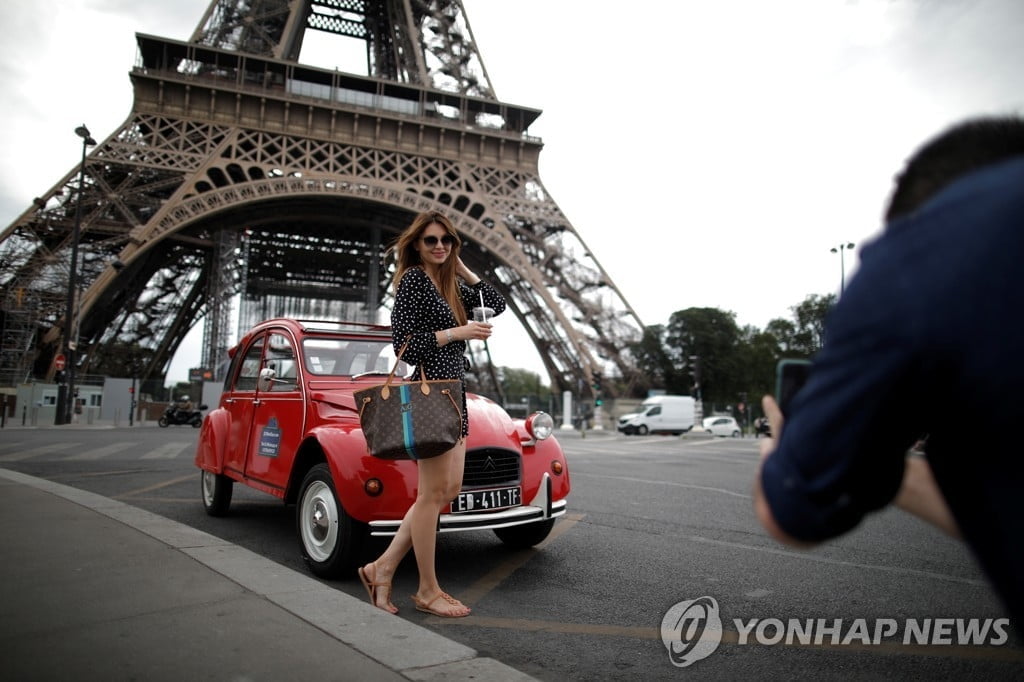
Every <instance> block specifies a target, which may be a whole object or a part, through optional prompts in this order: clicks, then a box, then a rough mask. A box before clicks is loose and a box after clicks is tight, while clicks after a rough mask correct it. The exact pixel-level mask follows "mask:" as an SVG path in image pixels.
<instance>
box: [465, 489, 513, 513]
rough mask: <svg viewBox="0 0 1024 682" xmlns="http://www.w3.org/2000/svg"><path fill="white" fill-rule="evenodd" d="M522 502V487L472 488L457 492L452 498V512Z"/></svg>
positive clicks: (478, 510) (491, 508) (480, 510)
mask: <svg viewBox="0 0 1024 682" xmlns="http://www.w3.org/2000/svg"><path fill="white" fill-rule="evenodd" d="M522 503H523V493H522V488H495V489H493V490H472V491H469V492H465V493H459V496H458V497H456V498H455V499H454V500H452V513H453V514H464V513H466V512H484V511H492V510H494V509H505V508H506V507H518V506H519V505H521V504H522Z"/></svg>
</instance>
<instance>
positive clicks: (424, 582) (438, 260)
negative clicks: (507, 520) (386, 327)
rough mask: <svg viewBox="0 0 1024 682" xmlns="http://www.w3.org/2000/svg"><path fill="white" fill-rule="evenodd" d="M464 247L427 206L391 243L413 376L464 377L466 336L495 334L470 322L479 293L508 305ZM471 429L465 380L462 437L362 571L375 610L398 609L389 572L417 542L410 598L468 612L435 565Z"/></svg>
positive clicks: (436, 463)
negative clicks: (415, 584)
mask: <svg viewBox="0 0 1024 682" xmlns="http://www.w3.org/2000/svg"><path fill="white" fill-rule="evenodd" d="M461 246H462V242H461V240H460V239H459V235H458V233H457V232H456V231H455V227H454V226H453V225H452V223H451V221H450V220H449V219H448V218H447V217H446V216H444V215H443V214H441V213H438V212H436V211H428V212H426V213H421V214H419V215H418V216H416V218H415V219H414V220H413V221H412V224H411V225H410V226H409V227H408V228H407V229H406V230H405V232H403V233H402V234H401V236H399V238H398V241H397V242H396V243H395V245H394V247H392V248H393V250H394V252H395V253H396V257H397V260H398V265H397V269H396V271H395V282H396V289H395V305H394V307H393V308H392V311H391V327H392V334H393V338H392V341H393V344H394V346H395V352H398V350H399V348H401V346H402V344H404V343H405V341H406V339H407V338H408V339H409V346H408V348H407V349H406V351H405V355H404V356H403V360H406V361H407V362H409V363H410V364H412V365H416V371H415V372H414V373H413V378H414V379H419V377H420V373H421V372H426V374H427V378H428V379H460V380H464V378H465V360H464V354H465V352H466V341H468V340H470V339H480V340H483V339H487V338H489V337H490V335H491V325H490V323H487V322H474V321H472V320H469V319H468V318H469V315H468V311H469V310H472V308H473V307H475V306H479V305H480V299H481V296H482V297H483V301H484V306H486V307H488V308H491V309H492V310H493V311H494V314H495V315H497V314H498V313H500V312H502V311H503V310H504V309H505V300H504V299H503V298H502V297H501V294H499V293H498V292H497V291H495V290H494V289H493V288H492V287H491V286H490V285H489V284H487V283H486V282H483V281H481V280H480V278H479V277H477V276H476V275H475V274H474V273H473V272H472V271H471V270H470V269H469V268H467V267H466V265H465V264H464V263H463V262H462V259H461V258H460V257H459V249H460V248H461ZM468 434H469V418H468V415H467V414H466V400H465V386H463V403H462V439H461V440H460V441H459V442H458V443H457V444H456V445H455V447H453V448H452V449H451V450H449V451H448V452H446V453H444V454H443V455H440V456H438V457H432V458H430V459H423V460H419V461H418V462H417V468H418V470H419V484H418V485H417V490H416V501H415V502H414V503H413V505H412V507H410V508H409V511H408V512H407V513H406V515H405V517H404V518H403V519H402V523H401V525H400V526H399V527H398V532H397V533H396V534H395V537H394V538H393V539H392V540H391V544H390V545H388V548H387V549H386V550H384V553H383V554H381V555H380V556H379V557H378V558H377V560H376V561H374V562H373V563H369V564H367V565H366V566H363V567H362V568H360V569H359V579H360V580H362V582H363V585H364V586H366V591H367V592H368V593H369V595H370V601H371V602H372V603H373V604H374V605H375V606H376V607H377V608H380V609H384V610H385V611H388V612H390V613H398V609H397V608H396V607H395V605H394V604H392V603H391V578H392V576H393V575H394V573H395V570H396V569H397V568H398V564H399V563H400V562H401V561H402V558H403V557H404V556H405V555H406V553H407V552H408V551H409V549H410V548H412V549H413V551H414V553H415V555H416V567H417V569H418V570H419V576H420V580H419V589H418V590H417V591H416V594H414V595H413V596H412V600H413V603H414V604H415V605H416V608H417V609H418V610H420V611H425V612H427V613H432V614H434V615H437V616H443V617H448V618H459V617H461V616H467V615H469V611H470V609H469V607H468V606H466V605H465V604H463V603H462V602H460V601H459V600H458V599H455V598H454V597H452V596H450V595H449V594H447V593H446V592H445V591H444V590H442V589H441V585H440V584H439V583H438V581H437V573H436V571H435V568H434V550H435V547H436V544H437V517H438V515H439V514H440V513H441V512H442V511H443V510H444V508H445V507H446V506H447V505H448V503H449V502H451V501H452V499H454V498H455V496H456V495H458V493H459V490H460V489H461V488H462V473H463V468H464V467H465V462H466V436H467V435H468Z"/></svg>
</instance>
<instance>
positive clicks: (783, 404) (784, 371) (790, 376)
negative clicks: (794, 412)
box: [775, 358, 811, 415]
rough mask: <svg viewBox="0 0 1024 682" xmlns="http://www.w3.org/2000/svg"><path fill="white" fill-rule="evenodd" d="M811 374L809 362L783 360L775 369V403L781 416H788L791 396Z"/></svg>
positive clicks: (791, 359)
mask: <svg viewBox="0 0 1024 682" xmlns="http://www.w3.org/2000/svg"><path fill="white" fill-rule="evenodd" d="M810 373H811V361H810V360H797V359H795V358H783V359H782V360H779V364H778V365H777V366H776V368H775V402H777V403H778V404H779V409H781V410H782V414H783V415H786V414H789V405H790V403H791V402H792V401H793V396H795V395H796V394H797V392H798V391H799V390H800V388H801V387H802V386H803V385H804V383H806V381H807V377H808V375H810Z"/></svg>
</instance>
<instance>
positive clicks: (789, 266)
mask: <svg viewBox="0 0 1024 682" xmlns="http://www.w3.org/2000/svg"><path fill="white" fill-rule="evenodd" d="M207 4H208V3H207V2H206V0H177V1H176V2H174V3H168V2H157V1H156V0H62V1H61V2H58V3H52V4H50V5H47V6H46V10H45V11H42V10H40V9H39V7H38V6H37V5H35V4H33V3H10V4H9V6H8V7H6V8H5V23H6V25H7V27H8V28H7V30H6V32H5V36H4V37H5V40H4V41H3V42H2V43H0V85H2V88H3V89H2V91H3V92H4V93H5V96H4V98H3V100H2V104H0V131H2V133H0V134H2V135H3V147H4V152H3V154H2V155H0V178H3V180H2V183H0V223H2V224H3V225H4V226H6V225H8V224H9V223H10V222H12V221H13V220H14V219H15V218H16V217H17V216H18V215H20V213H21V212H22V211H24V210H25V209H26V208H27V207H28V206H29V204H30V202H31V200H32V197H35V196H39V195H40V194H42V193H44V192H46V191H47V190H48V189H49V188H50V187H52V186H53V185H54V184H55V183H56V182H57V181H58V180H59V179H60V178H61V177H62V176H63V175H64V174H65V173H67V172H68V171H70V170H71V169H72V168H73V167H74V166H75V164H76V163H77V162H78V156H79V154H80V153H81V147H80V146H79V139H78V138H77V137H76V136H75V134H74V132H73V131H74V128H75V127H76V126H77V125H79V124H81V123H83V122H84V123H86V124H87V125H88V126H89V128H90V130H91V131H92V133H93V137H95V138H97V139H99V140H102V139H105V138H106V137H107V136H108V135H110V134H111V133H112V132H113V131H114V129H115V128H116V127H117V126H118V125H120V124H121V123H122V122H123V121H124V120H125V118H126V117H127V116H128V113H129V111H130V108H131V102H132V93H131V85H130V82H129V79H128V72H129V70H130V69H131V67H132V64H133V62H134V59H135V38H134V35H135V33H136V32H140V33H151V34H156V35H161V36H166V37H168V38H174V39H179V40H187V39H188V38H189V37H190V35H191V33H192V31H193V30H194V28H195V26H196V24H197V23H198V21H199V19H200V17H201V16H202V14H203V12H204V10H205V8H206V6H207ZM464 5H465V7H466V12H467V15H468V17H469V20H470V23H471V25H472V28H473V31H474V34H475V37H476V40H477V45H478V47H479V49H480V52H481V54H482V57H483V60H484V64H485V65H486V68H487V70H488V73H489V75H490V77H491V81H492V83H493V85H494V88H495V90H496V92H497V94H498V97H499V98H500V99H502V100H504V101H507V102H511V103H514V104H520V105H525V106H529V107H535V108H538V109H542V110H543V111H544V113H543V114H542V116H541V117H540V119H539V120H538V122H537V123H536V124H535V125H534V127H533V128H532V129H531V132H532V133H533V134H535V135H538V136H540V137H542V138H543V140H544V143H545V147H544V150H543V152H542V153H541V160H540V170H541V179H542V180H543V182H544V185H545V187H546V188H547V190H548V192H549V193H550V195H551V196H552V197H553V198H554V199H555V201H557V202H558V204H559V206H560V207H561V209H562V211H563V212H564V213H565V214H566V216H568V218H569V220H570V221H571V222H572V224H573V226H574V227H575V228H576V230H577V231H578V232H579V233H580V235H581V236H582V238H583V240H584V241H585V242H586V243H587V245H588V246H589V247H590V248H591V251H592V252H593V253H594V255H595V256H596V257H597V259H598V260H599V262H600V263H601V264H602V266H603V267H604V268H605V270H607V271H608V273H609V274H610V275H611V277H612V279H613V280H614V281H615V283H616V285H617V286H618V287H619V289H620V290H621V291H622V292H623V294H624V296H625V298H626V299H627V300H628V301H629V303H630V304H631V305H632V306H633V308H634V309H635V310H636V311H637V312H638V314H639V315H640V317H641V319H642V320H643V322H644V324H648V325H650V324H665V323H667V322H668V318H669V316H670V315H671V314H672V313H673V312H675V311H677V310H683V309H685V308H689V307H692V306H700V307H705V306H707V307H715V308H721V309H723V310H728V311H733V312H735V313H736V316H737V321H738V322H739V323H740V324H741V325H742V324H752V325H755V326H757V327H764V325H765V324H766V323H767V322H768V321H769V320H771V319H773V318H776V317H789V314H790V311H789V308H790V307H791V306H793V305H796V304H797V303H799V302H800V301H802V300H803V299H804V297H805V296H807V295H808V294H826V293H832V292H836V291H837V290H838V288H839V280H840V262H839V257H838V256H837V255H835V254H832V253H830V252H829V249H830V248H831V247H833V246H836V245H838V244H840V243H846V242H855V243H856V244H857V245H858V249H857V250H859V247H860V246H861V245H862V244H864V243H865V242H866V241H868V240H869V239H870V238H871V237H872V236H873V235H876V234H877V233H878V231H879V229H880V227H881V225H880V215H881V210H882V205H883V203H884V202H885V199H886V197H887V195H888V193H889V190H890V187H891V180H892V177H893V176H894V174H895V173H896V172H897V170H898V169H899V167H900V165H901V164H902V162H903V160H904V159H905V158H906V157H907V156H908V155H909V154H910V153H911V151H913V149H914V148H915V147H917V146H918V145H919V144H920V143H921V142H922V141H923V140H925V139H926V138H928V137H930V136H932V135H933V134H935V133H937V132H939V131H940V130H941V129H943V128H945V127H946V126H947V125H949V124H951V123H953V122H955V121H958V120H961V119H963V118H964V117H967V116H971V115H976V114H983V113H1024V87H1022V82H1024V79H1022V70H1024V39H1022V38H1021V36H1024V2H1021V0H942V1H941V2H940V1H936V0H862V1H856V0H845V1H844V0H780V1H778V2H764V1H763V0H732V1H729V0H716V1H715V2H707V1H706V0H702V1H697V0H677V1H669V0H633V2H630V3H623V2H614V3H613V2H606V1H604V0H588V1H584V0H558V1H553V0H517V1H516V2H500V1H498V0H464ZM318 65H322V66H331V65H329V64H318ZM845 264H846V270H847V275H848V276H849V273H850V271H851V270H853V269H855V266H856V251H855V252H854V253H848V254H847V258H846V261H845ZM499 320H501V318H499ZM503 322H504V321H503ZM508 322H509V323H513V322H514V321H513V320H512V319H511V318H509V320H508ZM506 331H507V330H506ZM193 337H197V338H198V337H199V334H194V335H193ZM522 338H523V337H522V336H520V335H517V334H511V333H508V334H505V338H504V340H503V339H502V334H501V330H500V329H499V330H498V332H497V333H496V335H495V337H494V339H493V341H492V343H491V350H492V356H493V358H494V361H495V362H496V363H497V364H499V365H509V366H513V367H528V368H530V369H533V370H534V371H538V372H540V373H542V374H543V372H542V369H541V365H540V363H539V360H537V359H536V354H535V352H533V350H532V348H531V349H530V351H529V352H528V353H526V354H525V355H524V354H523V353H521V352H518V351H516V350H515V346H516V345H522ZM193 343H195V342H193ZM179 355H180V356H183V357H182V358H181V359H180V360H178V359H176V361H175V363H174V365H172V374H171V376H170V377H169V380H170V381H174V380H179V379H182V378H184V377H185V375H186V371H187V368H188V367H189V366H194V365H196V364H198V359H199V358H198V352H197V351H196V348H195V346H194V345H192V343H190V344H188V346H187V347H183V350H182V352H180V353H179ZM185 356H188V357H185ZM545 380H546V377H545Z"/></svg>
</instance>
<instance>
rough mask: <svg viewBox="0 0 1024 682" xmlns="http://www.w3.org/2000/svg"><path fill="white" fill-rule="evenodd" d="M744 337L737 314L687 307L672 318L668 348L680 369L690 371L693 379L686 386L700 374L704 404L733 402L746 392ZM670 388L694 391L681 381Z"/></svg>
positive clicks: (682, 391)
mask: <svg viewBox="0 0 1024 682" xmlns="http://www.w3.org/2000/svg"><path fill="white" fill-rule="evenodd" d="M740 338H741V336H740V329H739V327H738V326H737V325H736V315H735V313H731V312H725V311H723V310H719V309H717V308H687V309H686V310H680V311H677V312H674V313H672V316H671V317H670V318H669V323H668V329H667V333H666V336H665V347H666V353H667V355H668V356H669V357H670V358H671V359H672V361H673V364H674V365H675V366H676V367H686V368H688V371H689V374H690V376H688V377H687V378H686V383H688V382H689V381H690V380H691V379H695V378H696V377H695V376H694V375H695V374H697V373H699V378H700V396H701V399H702V400H703V401H704V402H707V403H714V402H733V401H734V400H735V398H736V393H737V391H739V390H742V389H741V388H739V387H740V385H741V382H740V381H739V372H740V366H739V365H740V363H739V352H738V350H739V349H738V345H739V341H740ZM694 358H695V359H694ZM666 388H667V389H668V390H669V392H670V393H689V392H690V386H688V385H685V383H684V382H682V381H678V380H677V382H676V383H674V385H671V386H666Z"/></svg>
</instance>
